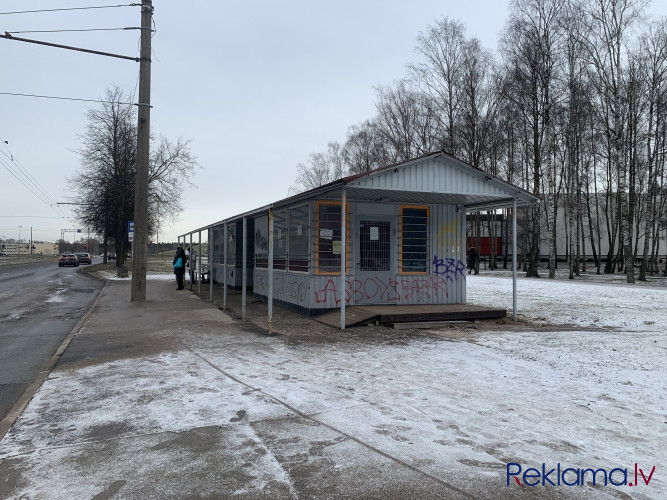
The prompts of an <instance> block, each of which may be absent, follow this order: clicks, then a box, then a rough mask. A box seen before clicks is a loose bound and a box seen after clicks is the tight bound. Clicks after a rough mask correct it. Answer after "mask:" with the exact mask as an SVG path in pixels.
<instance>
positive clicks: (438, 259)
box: [431, 205, 467, 304]
mask: <svg viewBox="0 0 667 500" xmlns="http://www.w3.org/2000/svg"><path fill="white" fill-rule="evenodd" d="M465 242H466V226H465V212H463V211H461V212H457V211H456V207H453V206H450V205H444V206H443V205H436V206H434V207H432V208H431V273H432V275H433V276H438V277H440V278H441V279H443V280H444V281H445V282H446V287H447V300H446V301H445V302H442V303H444V304H464V303H465V301H466V276H467V274H466V253H467V252H466V244H465Z"/></svg>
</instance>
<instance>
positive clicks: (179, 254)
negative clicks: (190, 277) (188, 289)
mask: <svg viewBox="0 0 667 500" xmlns="http://www.w3.org/2000/svg"><path fill="white" fill-rule="evenodd" d="M187 260H188V258H187V256H186V255H185V250H183V247H178V248H176V254H175V255H174V274H175V275H176V283H177V284H178V288H177V289H176V290H183V288H185V287H184V286H183V275H184V274H185V264H186V262H187Z"/></svg>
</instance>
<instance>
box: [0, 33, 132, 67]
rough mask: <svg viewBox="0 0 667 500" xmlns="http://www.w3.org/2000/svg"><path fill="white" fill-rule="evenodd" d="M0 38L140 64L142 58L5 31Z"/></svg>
mask: <svg viewBox="0 0 667 500" xmlns="http://www.w3.org/2000/svg"><path fill="white" fill-rule="evenodd" d="M0 38H5V39H7V40H16V41H17V42H27V43H36V44H37V45H46V46H48V47H56V48H59V49H67V50H76V51H78V52H87V53H89V54H96V55H98V56H107V57H115V58H118V59H127V60H129V61H134V62H140V61H141V58H139V57H130V56H124V55H122V54H113V53H111V52H101V51H99V50H92V49H84V48H82V47H73V46H71V45H61V44H59V43H51V42H44V41H42V40H32V39H30V38H22V37H18V36H13V35H11V34H9V33H8V32H7V31H5V34H4V35H0Z"/></svg>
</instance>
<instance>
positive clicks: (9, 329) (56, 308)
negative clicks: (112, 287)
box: [0, 257, 104, 419]
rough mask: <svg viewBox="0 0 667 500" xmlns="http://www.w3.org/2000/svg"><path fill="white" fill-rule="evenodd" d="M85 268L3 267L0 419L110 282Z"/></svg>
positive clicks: (0, 282) (0, 279)
mask: <svg viewBox="0 0 667 500" xmlns="http://www.w3.org/2000/svg"><path fill="white" fill-rule="evenodd" d="M96 260H99V257H96V258H93V263H95V262H96ZM82 267H83V266H79V267H58V265H57V263H56V262H47V263H44V262H39V263H32V264H19V265H8V266H0V419H2V418H3V417H4V416H5V415H6V414H7V412H8V411H9V410H10V409H11V407H12V405H13V404H14V403H15V402H16V400H17V399H18V398H19V397H20V396H21V394H23V392H24V391H25V390H26V389H27V388H28V386H29V385H30V384H31V383H32V382H33V381H34V380H35V379H36V377H37V376H38V374H39V372H40V371H41V370H42V369H43V367H44V366H45V365H46V364H47V363H48V361H49V359H50V357H51V355H52V354H53V353H54V352H55V351H56V349H57V348H58V346H59V345H60V344H61V343H62V341H63V339H64V338H65V337H67V335H68V333H69V332H70V331H71V330H72V328H73V327H74V326H75V325H76V323H77V321H78V320H79V319H80V318H81V317H82V316H83V315H84V314H85V313H86V311H87V310H88V308H89V307H90V305H91V304H92V303H93V301H94V300H95V299H96V298H97V296H98V294H99V292H100V290H101V289H102V286H103V285H104V283H103V282H102V281H101V280H97V279H95V278H93V277H91V276H89V275H88V274H86V273H82V272H80V271H81V269H82Z"/></svg>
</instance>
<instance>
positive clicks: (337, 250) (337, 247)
mask: <svg viewBox="0 0 667 500" xmlns="http://www.w3.org/2000/svg"><path fill="white" fill-rule="evenodd" d="M341 248H342V247H341V244H340V241H334V242H333V253H334V254H336V255H340V252H341Z"/></svg>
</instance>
